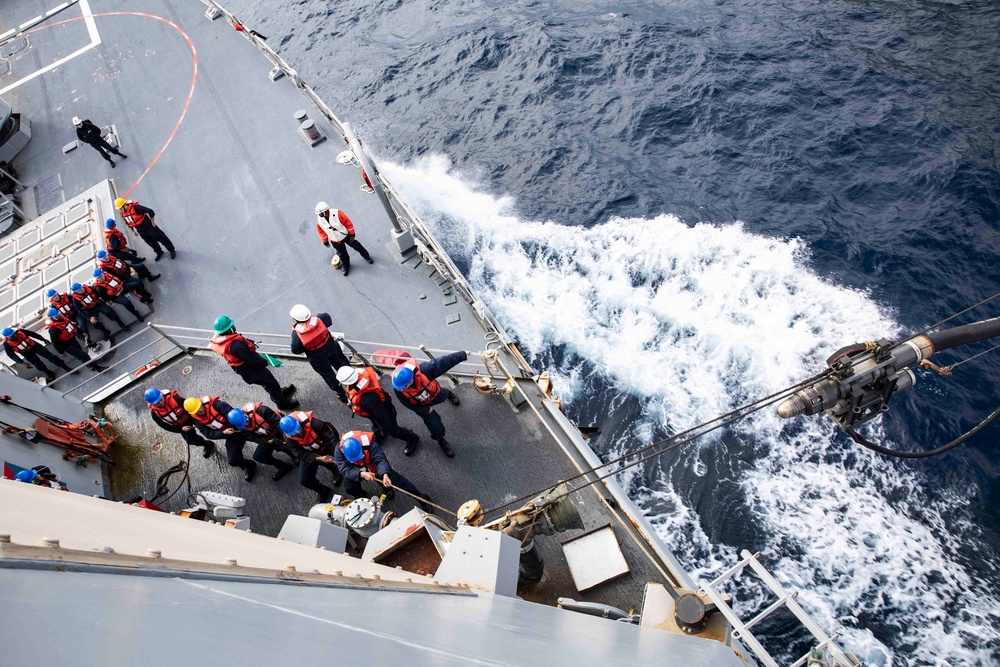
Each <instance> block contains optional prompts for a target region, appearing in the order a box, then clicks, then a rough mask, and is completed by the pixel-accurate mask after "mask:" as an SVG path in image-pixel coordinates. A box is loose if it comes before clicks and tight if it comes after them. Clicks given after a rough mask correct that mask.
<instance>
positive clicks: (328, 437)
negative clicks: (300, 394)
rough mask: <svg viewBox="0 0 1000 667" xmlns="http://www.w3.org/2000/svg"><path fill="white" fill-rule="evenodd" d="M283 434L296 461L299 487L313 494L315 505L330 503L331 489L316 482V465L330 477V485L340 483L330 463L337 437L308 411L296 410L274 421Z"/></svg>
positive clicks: (335, 433)
mask: <svg viewBox="0 0 1000 667" xmlns="http://www.w3.org/2000/svg"><path fill="white" fill-rule="evenodd" d="M278 427H279V428H280V429H281V432H282V433H284V434H285V442H286V443H288V448H289V449H290V450H291V451H293V452H295V456H296V457H298V459H299V484H301V485H302V486H304V487H306V488H307V489H312V490H313V491H315V492H316V497H317V502H320V503H324V502H326V501H328V500H330V494H331V493H332V492H333V489H331V488H330V487H328V486H326V485H325V484H323V483H321V482H320V481H319V480H318V479H316V472H317V471H318V469H319V466H323V467H324V468H326V469H327V470H329V471H330V472H331V473H332V474H333V483H334V484H340V483H341V481H343V478H342V477H341V475H340V471H339V470H338V469H337V464H336V462H335V461H334V460H333V451H334V449H336V447H337V443H338V441H339V440H340V434H339V433H337V429H336V428H334V426H333V424H330V423H328V422H325V421H323V420H322V419H318V418H316V417H313V413H312V410H310V411H308V412H303V411H302V410H296V411H295V412H292V413H290V414H287V415H285V416H284V417H282V418H281V420H279V422H278Z"/></svg>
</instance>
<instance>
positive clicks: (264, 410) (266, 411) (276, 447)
mask: <svg viewBox="0 0 1000 667" xmlns="http://www.w3.org/2000/svg"><path fill="white" fill-rule="evenodd" d="M257 414H258V415H260V416H261V417H262V418H263V419H264V421H265V422H267V425H268V426H269V427H270V432H269V433H268V434H267V435H263V434H261V433H257V432H255V431H251V430H244V431H243V435H244V436H245V437H246V439H247V440H249V441H251V442H255V443H257V448H256V449H255V450H253V460H254V461H256V462H257V463H264V464H266V465H269V466H274V467H275V468H278V469H283V468H285V467H286V466H288V465H291V464H288V463H285V462H284V461H282V460H281V459H279V458H275V456H274V452H276V451H279V452H282V453H284V454H288V456H289V457H290V458H291V459H292V460H293V461H294V460H295V457H294V456H293V455H292V453H291V452H290V451H289V449H288V448H287V446H286V445H285V439H284V435H283V434H282V432H281V429H280V428H279V427H278V422H279V421H281V415H280V414H278V413H277V412H275V411H274V410H272V409H271V408H269V407H267V406H266V405H261V406H260V407H259V408H257ZM249 428H250V424H249V423H248V424H247V429H249Z"/></svg>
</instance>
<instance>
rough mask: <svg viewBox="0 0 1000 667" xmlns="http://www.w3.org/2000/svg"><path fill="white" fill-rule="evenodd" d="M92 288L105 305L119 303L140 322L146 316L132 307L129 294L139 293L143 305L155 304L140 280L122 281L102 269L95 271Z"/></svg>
mask: <svg viewBox="0 0 1000 667" xmlns="http://www.w3.org/2000/svg"><path fill="white" fill-rule="evenodd" d="M92 286H93V288H94V291H95V292H97V295H98V296H99V297H101V299H102V300H103V301H104V302H105V303H108V304H111V303H117V304H118V305H120V306H124V307H125V310H127V311H128V312H130V313H132V317H134V318H135V319H137V320H139V321H140V322H142V321H144V320H145V319H146V316H145V315H140V314H139V311H138V310H136V308H135V306H133V305H132V302H131V301H129V300H128V294H127V293H128V292H135V293H137V294H138V295H139V301H140V302H142V303H146V304H149V303H153V295H152V294H150V293H149V290H147V289H146V286H145V285H143V284H142V281H141V280H139V279H138V278H129V279H128V280H122V279H121V278H119V277H117V276H113V275H111V274H110V273H107V272H105V271H102V270H100V269H94V280H93V282H92Z"/></svg>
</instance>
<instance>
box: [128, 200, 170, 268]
mask: <svg viewBox="0 0 1000 667" xmlns="http://www.w3.org/2000/svg"><path fill="white" fill-rule="evenodd" d="M133 210H134V211H135V213H137V214H140V215H145V216H146V217H145V218H144V219H143V221H142V222H141V223H140V224H139V226H138V227H132V229H133V230H135V233H136V234H138V235H139V238H141V239H142V240H143V241H145V242H146V245H148V246H149V247H150V248H152V250H153V252H155V253H156V256H157V257H161V256H162V255H163V250H161V249H160V244H161V243H162V244H163V247H164V248H166V249H167V251H168V252H171V253H173V252H176V250H175V248H174V244H173V242H172V241H171V240H170V238H169V237H167V235H166V234H165V233H164V232H163V230H162V229H160V228H159V227H157V226H156V225H154V224H153V222H154V219H155V218H156V211H154V210H153V209H151V208H149V207H148V206H143V205H142V204H140V203H138V202H136V203H135V208H134V209H133Z"/></svg>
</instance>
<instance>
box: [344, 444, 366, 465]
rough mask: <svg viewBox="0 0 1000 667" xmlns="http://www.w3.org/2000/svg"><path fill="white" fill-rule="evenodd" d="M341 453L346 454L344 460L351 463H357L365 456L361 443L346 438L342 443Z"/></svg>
mask: <svg viewBox="0 0 1000 667" xmlns="http://www.w3.org/2000/svg"><path fill="white" fill-rule="evenodd" d="M340 451H342V452H344V458H345V459H347V460H348V461H350V462H351V463H357V462H358V461H360V460H361V457H362V456H364V450H362V448H361V441H360V440H358V439H357V438H346V439H345V440H344V441H343V442H342V443H340Z"/></svg>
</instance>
